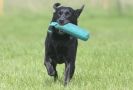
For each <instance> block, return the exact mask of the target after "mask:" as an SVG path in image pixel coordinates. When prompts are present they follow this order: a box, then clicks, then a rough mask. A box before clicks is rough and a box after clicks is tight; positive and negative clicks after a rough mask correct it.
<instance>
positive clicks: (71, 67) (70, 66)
mask: <svg viewBox="0 0 133 90" xmlns="http://www.w3.org/2000/svg"><path fill="white" fill-rule="evenodd" d="M74 71H75V62H74V61H73V62H72V61H71V62H66V63H65V78H64V86H66V85H67V84H68V83H69V81H70V79H71V78H72V76H73V74H74Z"/></svg>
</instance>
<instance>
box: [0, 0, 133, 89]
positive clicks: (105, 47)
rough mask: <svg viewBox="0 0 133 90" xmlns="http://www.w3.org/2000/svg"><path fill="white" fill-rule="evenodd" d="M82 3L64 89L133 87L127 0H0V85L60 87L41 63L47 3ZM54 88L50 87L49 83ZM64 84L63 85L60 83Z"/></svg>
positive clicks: (132, 2) (131, 17) (132, 7)
mask: <svg viewBox="0 0 133 90" xmlns="http://www.w3.org/2000/svg"><path fill="white" fill-rule="evenodd" d="M56 2H60V3H61V4H62V5H64V6H71V7H73V8H74V9H78V8H80V7H81V6H82V5H83V4H85V8H84V10H83V12H82V14H81V16H80V18H79V26H81V27H82V28H85V29H87V30H88V31H89V32H90V33H91V34H90V35H91V36H90V37H91V38H90V39H89V40H88V41H87V42H83V41H81V40H79V46H78V52H77V62H76V71H75V76H74V79H73V80H72V83H71V85H70V87H68V90H78V89H79V90H133V0H0V90H63V89H64V88H63V86H61V85H62V84H63V74H62V72H63V68H64V66H61V68H60V66H59V68H58V71H60V72H59V81H58V82H57V83H54V82H53V81H52V79H50V78H49V77H48V75H47V72H46V70H45V69H44V66H43V57H44V53H45V52H44V40H45V37H46V34H47V29H48V25H49V23H50V21H51V18H52V13H53V4H54V3H56ZM55 87H56V88H55ZM66 89H67V88H66Z"/></svg>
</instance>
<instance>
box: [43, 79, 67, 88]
mask: <svg viewBox="0 0 133 90" xmlns="http://www.w3.org/2000/svg"><path fill="white" fill-rule="evenodd" d="M62 83H64V81H63V77H58V79H57V80H56V81H54V78H53V77H49V78H45V80H44V84H45V85H46V86H49V87H51V86H53V85H56V84H58V85H62Z"/></svg>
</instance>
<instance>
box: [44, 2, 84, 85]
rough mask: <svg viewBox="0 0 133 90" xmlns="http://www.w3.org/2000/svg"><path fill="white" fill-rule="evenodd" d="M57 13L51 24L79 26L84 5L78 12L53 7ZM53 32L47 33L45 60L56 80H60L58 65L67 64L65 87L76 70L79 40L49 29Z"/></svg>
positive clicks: (48, 69)
mask: <svg viewBox="0 0 133 90" xmlns="http://www.w3.org/2000/svg"><path fill="white" fill-rule="evenodd" d="M53 8H54V10H55V12H54V13H53V18H52V21H51V22H58V23H59V24H60V25H64V24H67V23H73V24H75V25H77V19H78V17H79V16H80V13H81V12H82V10H83V8H84V5H83V6H82V7H81V8H80V9H77V10H74V9H72V8H71V7H63V6H60V3H55V4H54V5H53ZM49 30H50V31H51V33H50V32H48V33H47V37H46V41H45V60H44V65H45V66H46V69H47V72H48V75H50V76H54V80H56V79H57V78H58V74H57V71H56V65H57V64H62V63H65V78H64V85H67V83H68V82H69V81H70V79H71V78H72V76H73V74H74V70H75V59H76V52H77V46H78V40H77V38H75V37H72V36H70V35H68V34H66V33H64V32H61V31H60V30H57V29H55V28H54V27H51V26H50V27H49Z"/></svg>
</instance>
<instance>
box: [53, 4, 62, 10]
mask: <svg viewBox="0 0 133 90" xmlns="http://www.w3.org/2000/svg"><path fill="white" fill-rule="evenodd" d="M60 5H61V4H60V3H55V4H54V5H53V8H54V9H57V8H58V7H59V6H60Z"/></svg>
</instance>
